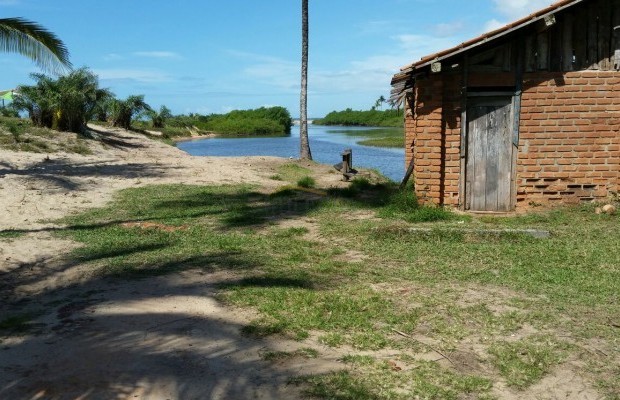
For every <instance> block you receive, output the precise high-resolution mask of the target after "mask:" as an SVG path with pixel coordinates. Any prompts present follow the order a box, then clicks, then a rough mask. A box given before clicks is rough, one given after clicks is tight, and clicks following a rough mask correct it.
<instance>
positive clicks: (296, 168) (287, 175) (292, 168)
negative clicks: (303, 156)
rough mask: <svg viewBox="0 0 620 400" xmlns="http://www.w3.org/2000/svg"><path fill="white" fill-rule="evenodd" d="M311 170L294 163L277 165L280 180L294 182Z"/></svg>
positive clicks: (307, 174)
mask: <svg viewBox="0 0 620 400" xmlns="http://www.w3.org/2000/svg"><path fill="white" fill-rule="evenodd" d="M311 172H312V171H310V169H308V168H306V167H302V166H301V165H298V164H295V163H287V164H284V165H281V166H279V167H278V176H280V178H281V179H280V180H283V181H287V182H290V183H295V182H297V181H298V180H300V179H302V178H305V177H307V176H309V175H310V173H311Z"/></svg>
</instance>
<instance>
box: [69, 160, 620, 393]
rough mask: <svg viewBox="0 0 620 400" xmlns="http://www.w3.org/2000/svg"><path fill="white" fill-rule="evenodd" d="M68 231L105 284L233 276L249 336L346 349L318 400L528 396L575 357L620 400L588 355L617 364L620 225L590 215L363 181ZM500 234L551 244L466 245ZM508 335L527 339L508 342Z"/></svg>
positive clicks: (184, 205)
mask: <svg viewBox="0 0 620 400" xmlns="http://www.w3.org/2000/svg"><path fill="white" fill-rule="evenodd" d="M278 175H281V176H282V177H283V179H285V180H287V181H291V182H292V183H294V182H296V181H297V180H299V179H301V178H303V177H304V176H308V171H307V170H306V168H304V167H302V166H299V165H297V164H292V163H290V164H285V165H284V166H281V167H280V170H279V171H278ZM296 217H299V218H303V219H304V220H305V221H309V220H311V221H312V224H314V225H315V227H314V228H313V229H312V232H313V235H312V237H314V236H315V235H314V233H315V229H316V230H317V236H319V237H320V239H312V238H310V237H308V235H307V233H308V228H306V227H289V226H290V225H288V222H290V221H291V219H292V218H296ZM283 219H286V221H287V225H285V226H286V227H280V225H279V222H280V221H281V220H283ZM63 222H64V223H66V224H69V228H68V229H67V230H66V231H65V232H64V233H60V234H62V235H67V236H69V237H71V238H73V239H75V240H78V241H80V242H82V243H84V245H85V246H84V247H82V248H80V249H77V250H75V252H74V253H73V257H74V258H76V259H77V260H78V261H79V262H82V263H88V264H89V265H90V266H91V267H92V269H93V270H95V271H98V272H99V274H108V275H115V276H118V277H122V278H128V277H133V276H142V275H144V274H161V273H169V272H172V271H178V270H182V269H201V270H203V271H207V272H209V271H216V270H223V269H225V270H227V271H230V272H232V273H233V275H234V276H237V277H238V279H237V280H234V281H230V282H227V283H226V284H224V285H222V286H221V287H220V289H221V290H220V293H219V298H220V299H221V300H222V301H225V302H228V303H230V304H235V305H237V306H242V307H248V308H251V309H253V310H254V311H256V312H257V313H258V314H259V317H258V318H257V319H256V320H255V321H252V322H251V323H250V324H248V325H247V326H246V327H244V328H243V329H242V331H243V332H244V333H245V334H248V335H254V336H269V335H282V336H285V337H290V338H294V339H296V340H300V341H303V340H305V339H306V338H308V337H310V336H313V337H318V338H319V341H320V342H321V343H323V344H326V345H328V346H331V347H342V346H349V347H350V348H351V354H350V358H347V360H346V361H347V363H348V364H349V365H350V366H351V370H350V371H349V372H346V373H337V374H329V375H325V376H320V377H310V378H307V379H305V380H304V381H303V382H305V384H307V385H309V386H308V387H309V390H310V393H311V394H312V395H315V396H318V397H321V396H323V397H325V398H343V399H344V398H372V399H376V398H379V399H384V398H385V399H392V398H394V399H399V398H415V397H416V396H418V397H420V398H459V396H470V397H472V398H485V396H486V397H488V396H489V393H490V387H491V386H492V383H493V382H497V381H499V380H505V381H507V382H509V384H510V385H511V386H512V387H514V388H517V389H520V390H523V393H524V396H526V395H527V390H528V387H529V386H530V385H532V384H534V383H535V382H537V381H539V380H540V379H541V377H544V376H545V374H549V373H552V371H553V368H554V366H557V365H558V364H559V363H561V362H562V360H564V359H566V358H568V357H579V358H580V359H582V360H583V365H584V366H583V367H576V366H575V367H572V368H580V369H579V370H578V371H576V373H578V374H580V375H581V376H584V377H587V378H588V379H590V380H592V381H595V380H599V381H600V388H601V391H602V392H603V393H606V394H613V393H617V392H618V390H619V389H620V387H619V381H618V379H617V366H615V365H614V363H613V362H610V360H613V359H612V358H608V357H607V358H606V357H599V356H597V355H593V354H594V353H593V352H589V351H585V349H588V348H589V347H588V346H589V343H591V342H592V341H595V342H596V343H597V348H598V349H600V351H602V352H604V353H605V354H617V352H618V350H619V349H618V346H617V335H618V333H617V328H615V327H614V326H613V325H612V323H615V322H614V321H616V320H617V304H618V301H619V300H618V293H620V268H619V266H620V251H619V250H618V249H619V247H618V243H617V238H618V237H619V235H620V224H619V222H620V218H619V217H618V216H599V215H595V214H594V213H593V210H592V209H591V208H588V207H574V208H564V209H560V210H556V211H553V212H545V213H540V214H531V215H527V216H519V217H511V218H493V219H491V218H488V217H484V218H471V217H464V216H457V215H456V214H453V213H450V212H449V211H447V210H443V209H438V208H425V207H421V206H419V205H418V202H417V201H416V199H415V198H414V197H413V196H412V194H411V192H410V191H406V192H400V191H398V190H397V188H395V187H394V186H393V185H390V184H374V183H372V182H370V181H368V180H366V179H356V180H354V181H353V182H352V183H351V185H350V186H349V187H348V188H347V189H332V190H329V191H328V193H327V195H325V196H320V197H318V198H317V196H316V195H313V194H311V193H308V191H302V190H295V189H294V188H293V187H292V186H288V187H287V188H285V189H282V190H280V191H278V192H276V193H274V194H272V195H265V194H263V193H261V192H259V191H257V190H255V188H254V187H251V186H243V185H239V186H211V187H197V186H184V185H167V186H154V187H145V188H136V189H129V190H126V191H123V192H122V193H120V194H119V195H118V196H117V198H116V200H115V201H114V202H113V203H112V204H110V205H109V206H108V207H106V208H103V209H97V210H92V211H89V212H87V213H85V214H82V215H79V216H76V217H72V218H68V219H66V220H64V221H63ZM412 227H422V228H428V229H429V230H428V233H424V234H420V233H412V232H411V228H412ZM489 227H491V228H499V229H501V228H504V227H506V228H511V229H512V228H540V229H545V230H549V231H551V232H552V237H551V238H549V239H546V240H537V239H533V238H529V237H525V236H522V235H513V234H499V235H478V234H475V233H473V234H472V233H467V232H466V231H467V230H471V231H475V230H476V229H479V228H489ZM460 228H463V229H462V230H461V231H459V229H460ZM610 321H611V322H610ZM395 331H398V332H401V333H404V336H403V335H400V334H396V333H395ZM510 335H515V336H517V337H522V338H523V339H521V340H518V341H507V340H506V337H509V336H510ZM567 335H569V336H570V338H571V346H570V347H569V346H566V345H565V344H563V343H564V342H563V339H562V338H563V337H566V336H567ZM414 338H416V339H414ZM417 338H422V339H420V340H418V339H417ZM424 338H427V339H424ZM429 338H432V339H429ZM427 340H428V341H427ZM472 343H473V344H475V346H476V348H478V349H482V350H481V351H482V352H483V354H479V355H478V358H479V359H478V358H477V359H476V360H477V361H476V363H481V364H483V366H484V368H480V369H475V368H474V369H473V370H471V368H469V367H468V365H470V364H463V365H461V364H458V363H459V361H458V359H457V358H455V359H454V362H455V364H457V365H458V366H460V367H461V368H460V369H458V368H457V369H445V368H443V367H441V366H440V365H439V364H438V363H435V362H430V363H423V362H420V361H418V360H416V359H414V358H407V357H406V356H405V355H402V356H401V357H400V358H399V359H398V360H397V361H398V362H399V368H401V367H402V370H399V371H396V370H395V369H396V368H395V367H394V366H393V365H391V364H390V363H389V362H387V361H386V360H385V359H380V358H374V357H373V360H374V361H373V362H370V361H369V359H365V358H364V359H362V358H360V357H364V356H367V355H368V353H369V352H371V353H372V352H375V351H378V350H382V349H385V351H386V352H389V354H394V353H398V352H404V351H408V352H432V351H434V350H433V349H436V350H438V351H441V352H443V353H445V354H448V355H449V356H450V355H451V354H452V352H459V351H463V349H464V348H467V346H470V345H471V344H472ZM431 345H432V348H431V347H430V346H431ZM362 351H363V352H364V353H363V354H362ZM457 354H458V353H457ZM489 355H490V357H489ZM279 356H284V355H279ZM274 357H275V355H274ZM364 360H365V361H364ZM474 364H475V363H474ZM466 367H467V368H466ZM465 368H466V369H465ZM462 370H467V371H468V372H471V373H470V374H463V373H461V372H458V371H462ZM470 370H471V371H470ZM339 396H340V397H339ZM347 396H348V397H347ZM364 396H366V397H364Z"/></svg>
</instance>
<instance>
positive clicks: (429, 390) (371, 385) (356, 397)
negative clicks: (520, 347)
mask: <svg viewBox="0 0 620 400" xmlns="http://www.w3.org/2000/svg"><path fill="white" fill-rule="evenodd" d="M347 362H349V363H351V364H353V365H354V366H355V367H356V369H355V370H353V371H339V372H334V373H331V374H326V375H320V376H313V377H306V378H301V379H298V380H297V382H300V383H305V384H306V385H308V386H309V388H308V389H307V390H306V393H307V394H309V395H311V396H315V397H317V398H321V399H339V400H340V399H342V400H363V399H369V400H370V399H372V400H375V399H396V400H400V399H402V400H405V399H418V398H419V399H437V400H439V399H441V400H444V399H448V400H449V399H454V400H457V399H462V398H477V399H491V398H493V397H492V396H491V395H490V390H491V388H492V383H491V381H490V380H489V379H485V378H482V377H478V376H474V375H462V374H459V373H455V372H452V371H449V370H446V369H443V368H441V367H439V366H438V365H437V364H436V363H432V362H417V363H416V365H415V368H413V369H411V370H407V371H404V370H401V369H400V368H399V367H397V364H396V363H395V362H394V361H374V360H372V358H370V357H367V356H361V357H355V358H354V357H349V358H347Z"/></svg>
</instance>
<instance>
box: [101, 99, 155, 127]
mask: <svg viewBox="0 0 620 400" xmlns="http://www.w3.org/2000/svg"><path fill="white" fill-rule="evenodd" d="M111 111H112V126H116V127H120V128H124V129H127V130H130V129H131V120H132V118H133V117H135V116H136V115H138V114H140V113H142V112H145V111H146V112H150V111H152V108H151V107H150V106H149V105H148V104H146V102H145V101H144V95H139V96H129V97H127V99H125V100H116V99H115V100H114V101H112V107H111Z"/></svg>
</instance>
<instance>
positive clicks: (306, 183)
mask: <svg viewBox="0 0 620 400" xmlns="http://www.w3.org/2000/svg"><path fill="white" fill-rule="evenodd" d="M315 185H316V181H315V180H314V178H313V177H311V176H305V177H303V178H301V179H300V180H298V181H297V186H299V187H303V188H312V187H314V186H315Z"/></svg>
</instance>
